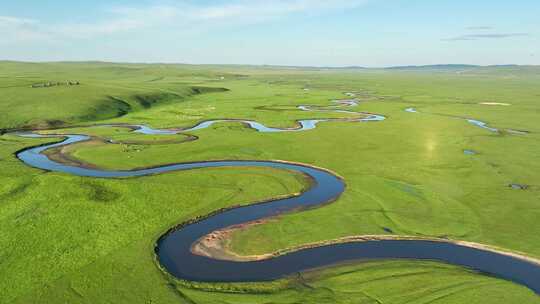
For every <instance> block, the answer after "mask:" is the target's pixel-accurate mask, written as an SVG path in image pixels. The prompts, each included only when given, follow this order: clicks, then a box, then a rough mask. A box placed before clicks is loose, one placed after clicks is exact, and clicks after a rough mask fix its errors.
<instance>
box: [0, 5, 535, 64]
mask: <svg viewBox="0 0 540 304" xmlns="http://www.w3.org/2000/svg"><path fill="white" fill-rule="evenodd" d="M0 37H1V38H0V59H9V60H26V61H58V60H104V61H121V62H178V63H227V64H273V65H312V66H349V65H358V66H391V65H412V64H439V63H469V64H482V65H487V64H510V63H514V64H540V1H538V0H514V1H509V0H490V1H488V0H474V1H471V0H348V1H346V0H333V1H331V0H330V1H323V0H290V1H283V0H265V1H260V0H251V1H248V0H229V1H222V0H221V1H220V0H213V1H211V0H204V1H193V0H191V1H190V0H131V1H127V0H120V1H115V0H109V1H105V0H94V1H73V0H69V1H67V0H56V1H55V0H49V1H42V0H20V1H2V2H1V3H0Z"/></svg>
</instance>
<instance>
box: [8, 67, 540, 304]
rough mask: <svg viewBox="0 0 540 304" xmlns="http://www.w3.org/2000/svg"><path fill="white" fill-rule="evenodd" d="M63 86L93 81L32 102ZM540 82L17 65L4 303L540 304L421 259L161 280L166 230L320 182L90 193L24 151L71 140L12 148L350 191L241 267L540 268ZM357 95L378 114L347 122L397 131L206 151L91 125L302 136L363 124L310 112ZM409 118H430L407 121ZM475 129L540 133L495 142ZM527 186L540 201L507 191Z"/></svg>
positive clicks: (270, 225) (264, 230)
mask: <svg viewBox="0 0 540 304" xmlns="http://www.w3.org/2000/svg"><path fill="white" fill-rule="evenodd" d="M62 81H63V82H65V81H78V82H79V83H80V84H79V85H57V86H51V87H39V88H32V85H33V84H43V83H48V82H54V83H56V82H62ZM539 82H540V68H537V67H512V66H509V67H486V68H472V67H471V68H462V69H455V68H449V69H434V70H427V69H426V70H362V69H315V68H313V69H308V68H305V69H300V68H277V67H251V66H217V65H216V66H191V65H157V64H156V65H146V64H109V63H98V62H88V63H39V64H38V63H16V62H0V92H1V93H2V98H0V130H2V133H3V135H1V136H0V143H1V145H0V172H1V173H0V230H1V231H2V233H0V303H366V304H367V303H379V304H380V303H385V304H387V303H415V304H420V303H437V304H439V303H448V304H453V303H464V302H465V301H467V302H468V303H540V298H539V297H538V295H536V294H535V293H534V292H532V291H531V290H529V289H527V288H525V287H523V286H520V285H517V284H514V283H511V282H508V281H504V280H500V279H496V278H493V277H489V276H485V275H481V274H478V273H475V272H473V271H470V270H468V269H464V268H460V267H455V266H450V265H445V264H442V263H435V262H420V261H393V260H392V261H371V262H367V263H350V264H344V265H338V266H335V267H330V268H326V269H319V270H314V271H310V272H307V273H302V274H298V275H295V276H292V277H290V278H286V279H283V280H279V281H277V282H269V283H241V284H209V283H208V284H206V283H204V284H203V283H192V282H181V281H178V280H175V279H173V278H171V277H170V276H168V275H166V274H165V273H163V272H162V271H161V270H160V269H159V268H158V267H157V265H156V262H155V257H154V252H153V248H154V244H155V241H156V240H157V238H158V237H159V236H160V235H161V234H162V233H163V232H165V231H166V230H167V229H169V228H170V227H172V226H174V225H175V224H178V223H181V222H184V221H187V220H189V219H191V218H195V217H197V216H202V215H205V214H208V213H210V212H212V211H213V210H217V209H220V208H224V207H228V206H233V205H239V204H248V203H250V202H254V201H260V200H264V199H269V198H271V197H275V196H282V195H288V194H292V193H298V192H300V191H302V189H305V188H306V187H307V186H308V183H307V181H306V180H305V179H304V178H303V176H299V175H297V174H293V173H291V172H286V171H278V170H268V169H261V168H242V169H238V168H221V169H204V170H191V171H186V172H175V173H167V174H162V175H155V176H147V177H141V178H126V179H92V178H82V177H76V176H70V175H66V174H60V173H54V172H43V171H40V170H37V169H33V168H29V167H27V166H25V165H24V164H23V163H21V162H20V161H18V160H17V159H16V158H15V156H14V153H15V152H16V151H18V150H20V149H23V148H25V147H29V146H32V145H37V144H41V143H45V142H50V141H53V140H54V139H29V138H21V137H17V136H14V135H12V134H9V131H13V130H17V129H54V130H52V131H43V132H50V133H55V134H60V133H69V134H72V133H77V134H89V135H92V136H94V137H95V138H98V139H99V140H96V141H92V142H87V143H79V144H76V145H73V146H70V147H69V148H67V149H66V150H67V151H65V153H67V154H68V155H69V157H70V158H71V159H73V160H77V161H82V162H86V163H90V164H92V165H95V166H99V167H103V168H109V169H131V168H139V167H145V166H155V165H159V164H166V163H173V162H187V161H202V160H217V159H254V160H286V161H294V162H301V163H306V164H310V165H314V166H319V167H323V168H326V169H329V170H332V171H333V172H336V173H337V174H339V175H340V176H342V177H344V179H345V181H346V184H347V189H346V191H345V193H344V194H343V195H342V196H341V197H340V198H339V199H338V200H337V201H336V202H335V203H333V204H330V205H327V206H325V207H323V208H319V209H314V210H310V211H306V212H300V213H294V214H290V215H284V216H280V217H279V218H274V219H272V220H270V221H269V222H267V223H265V224H263V225H258V226H253V227H250V228H249V229H245V230H239V231H237V232H236V233H235V234H234V235H233V238H232V239H231V241H230V244H229V246H230V249H231V250H233V251H234V252H236V253H239V254H262V253H268V252H273V251H277V250H280V249H284V248H289V247H294V246H299V245H302V244H305V243H312V242H320V241H324V240H331V239H336V238H340V237H345V236H353V235H365V234H369V235H380V234H396V235H413V236H431V237H444V238H449V239H454V240H465V241H472V242H477V243H482V244H486V245H491V246H496V247H500V248H504V249H506V250H509V251H515V252H520V253H523V254H526V255H528V256H531V257H534V258H540V234H539V233H538V232H539V231H540V222H539V221H538V218H540V162H538V161H537V156H538V155H539V153H540V135H539V134H540V123H539V122H540V104H539V102H540V86H538V83H539ZM345 92H355V93H356V95H357V98H358V99H359V100H360V101H361V102H360V105H359V106H358V107H357V108H351V109H349V108H347V109H349V110H357V111H364V112H370V113H378V114H382V115H385V116H387V118H388V119H387V120H386V121H383V122H362V123H351V122H323V123H321V124H319V125H318V127H317V128H316V129H315V130H310V131H306V132H290V133H287V132H285V133H259V132H256V131H254V130H251V129H248V128H245V127H244V126H243V125H242V124H240V123H230V122H228V123H218V124H215V125H213V126H212V127H210V128H208V129H204V130H197V131H193V132H191V133H189V135H192V136H196V137H197V138H198V140H190V139H192V138H191V137H189V136H187V135H186V134H178V135H142V134H137V133H132V132H130V131H129V129H127V128H123V127H114V128H112V127H108V128H106V127H100V126H92V125H93V124H108V123H115V124H116V123H132V124H147V125H149V126H152V127H162V128H166V127H189V126H192V125H194V124H196V123H197V122H199V121H202V120H207V119H220V118H238V119H250V120H256V121H258V122H261V123H264V124H266V125H268V126H273V127H293V126H295V121H296V120H299V119H308V118H338V117H350V116H352V115H351V114H346V113H326V112H304V111H299V110H297V109H296V108H295V106H296V105H303V104H304V105H320V106H326V105H330V104H331V102H330V101H331V100H333V99H345V98H347V96H345V95H344V93H345ZM483 103H505V104H509V105H507V106H502V105H487V104H483ZM408 107H414V108H416V109H417V110H418V111H419V113H408V112H405V111H404V109H406V108H408ZM464 118H474V119H478V120H481V121H485V122H487V123H489V125H490V126H493V127H495V128H499V129H501V130H506V129H513V130H523V131H528V132H529V133H528V134H511V133H508V132H507V131H502V132H500V133H494V132H490V131H488V130H485V129H481V128H478V127H476V126H473V125H471V124H469V123H467V122H466V121H465V120H464ZM108 140H112V141H113V143H108V142H107V141H108ZM464 150H473V151H475V152H476V154H474V155H467V154H465V153H463V152H464ZM52 152H54V151H52ZM514 183H516V184H522V185H527V186H528V187H527V189H526V190H518V189H512V188H511V187H509V185H510V184H514Z"/></svg>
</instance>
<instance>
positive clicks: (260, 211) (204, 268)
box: [17, 100, 540, 294]
mask: <svg viewBox="0 0 540 304" xmlns="http://www.w3.org/2000/svg"><path fill="white" fill-rule="evenodd" d="M338 102H339V101H338ZM356 104H357V102H356V101H355V100H353V101H346V102H345V101H344V102H342V103H341V105H349V106H354V105H356ZM301 107H302V108H300V107H299V108H300V109H301V110H316V111H321V110H322V111H330V110H326V109H320V108H316V109H315V108H312V107H310V106H301ZM332 110H333V109H332ZM339 111H345V110H339ZM346 112H350V111H346ZM352 113H356V112H352ZM383 119H384V116H380V115H375V114H369V113H364V116H363V117H361V118H352V119H318V120H304V121H299V124H300V127H298V128H295V129H278V128H270V127H266V126H264V125H262V124H260V123H258V122H255V121H244V120H243V121H242V122H244V123H246V124H247V125H249V127H251V128H254V129H256V130H258V131H260V132H288V131H305V130H309V129H313V128H315V127H316V125H317V123H318V122H321V121H333V120H347V121H353V122H354V121H356V122H362V121H381V120H383ZM222 121H229V120H219V121H218V120H214V121H206V122H203V123H200V124H198V125H196V126H194V127H192V128H189V129H185V130H155V129H151V128H149V127H146V126H127V125H124V126H126V127H131V128H133V129H135V130H136V131H137V132H141V133H146V134H171V133H175V134H176V133H180V132H193V131H196V130H198V129H201V128H204V127H208V126H210V125H211V124H213V123H216V122H222ZM231 121H238V120H231ZM19 135H21V136H27V137H58V136H63V137H65V139H64V140H63V141H61V142H58V143H52V144H47V145H42V146H37V147H32V148H28V149H25V150H22V151H20V152H18V153H17V157H18V158H19V159H20V160H21V161H23V162H24V163H25V164H27V165H29V166H32V167H35V168H39V169H43V170H50V171H55V172H63V173H67V174H73V175H78V176H86V177H100V178H119V177H132V176H145V175H151V174H157V173H165V172H171V171H182V170H192V169H204V168H213V167H262V168H277V169H283V170H289V171H295V172H299V173H301V174H304V175H306V176H308V177H310V178H311V179H312V181H313V182H312V184H311V186H310V188H309V189H308V190H306V191H305V192H303V193H302V194H300V195H298V196H292V197H288V198H283V199H275V200H269V201H266V202H262V203H257V204H253V205H248V206H243V207H237V208H232V209H228V210H225V211H222V212H219V213H215V214H213V215H210V216H208V217H206V218H204V219H202V220H199V221H195V222H191V223H186V224H185V225H179V226H178V227H174V228H172V229H171V230H170V231H169V232H167V233H166V234H165V235H163V236H162V237H161V238H160V239H159V240H158V242H157V244H156V254H157V257H158V260H159V263H160V264H161V265H162V267H163V268H164V269H165V270H166V271H168V272H169V273H170V274H172V275H174V276H176V277H178V278H180V279H185V280H194V281H207V282H248V281H269V280H274V279H278V278H281V277H284V276H287V275H290V274H293V273H296V272H300V271H305V270H309V269H313V268H317V267H321V266H327V265H332V264H336V263H340V262H345V261H353V260H355V261H356V260H360V261H361V260H373V259H419V260H435V261H441V262H446V263H450V264H454V265H460V266H464V267H468V268H471V269H474V270H477V271H479V272H482V273H486V274H490V275H493V276H496V277H499V278H503V279H507V280H511V281H514V282H516V283H519V284H523V285H525V286H527V287H529V288H530V289H532V290H534V291H535V292H536V293H539V294H540V265H539V264H538V262H537V261H536V260H533V259H529V258H527V257H524V256H520V255H516V254H510V253H507V252H501V251H497V250H493V249H490V248H487V247H486V248H483V247H482V246H476V245H479V244H476V245H475V244H471V243H464V242H452V241H448V240H444V239H432V240H427V239H414V238H409V239H380V240H369V241H365V240H363V241H347V242H342V243H333V244H327V245H321V246H318V247H312V246H310V247H306V248H299V249H298V250H296V251H292V252H289V253H286V254H283V255H279V256H276V257H272V258H267V259H262V260H257V261H242V262H240V261H230V260H219V259H214V258H211V257H207V256H202V255H197V254H195V253H193V251H192V246H193V245H194V243H196V242H197V241H198V240H199V239H201V238H203V237H204V236H206V235H208V234H210V233H212V232H213V231H216V230H220V229H223V228H227V227H230V226H233V225H239V224H243V223H246V222H251V221H255V220H260V219H264V218H267V217H270V216H276V215H278V214H283V213H287V212H301V211H302V210H305V209H307V208H313V207H318V206H323V205H324V204H326V203H330V202H332V201H334V200H336V199H337V198H338V197H339V196H340V195H341V193H343V191H344V190H345V181H344V180H342V179H341V178H339V177H337V176H336V175H335V174H333V173H332V172H330V171H327V170H325V169H320V168H315V167H311V166H308V165H303V164H296V163H288V162H279V161H241V160H233V161H201V162H193V163H178V164H172V165H164V166H156V167H153V168H148V169H140V170H126V171H114V170H112V171H109V170H101V169H92V168H87V167H84V166H82V165H81V166H77V165H68V164H64V163H60V162H56V161H54V160H51V159H50V158H48V157H47V156H46V155H45V154H44V153H43V152H44V151H46V150H48V149H51V148H56V147H61V146H67V145H72V144H75V143H78V142H82V141H86V140H89V139H90V137H89V136H87V135H40V134H37V133H25V134H19Z"/></svg>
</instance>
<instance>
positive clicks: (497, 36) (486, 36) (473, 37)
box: [443, 33, 531, 41]
mask: <svg viewBox="0 0 540 304" xmlns="http://www.w3.org/2000/svg"><path fill="white" fill-rule="evenodd" d="M529 36H531V35H530V34H529V33H494V34H470V35H461V36H457V37H452V38H447V39H443V40H444V41H473V40H481V39H505V38H516V37H529Z"/></svg>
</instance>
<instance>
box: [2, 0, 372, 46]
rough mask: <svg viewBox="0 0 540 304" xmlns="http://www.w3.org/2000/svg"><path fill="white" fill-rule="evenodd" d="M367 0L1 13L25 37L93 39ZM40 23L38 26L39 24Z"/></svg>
mask: <svg viewBox="0 0 540 304" xmlns="http://www.w3.org/2000/svg"><path fill="white" fill-rule="evenodd" d="M367 1H368V0H348V1H347V0H335V1H323V0H289V1H285V0H266V1H262V0H251V1H247V0H236V1H229V2H227V3H219V4H213V5H194V4H192V3H191V2H185V1H182V2H180V3H176V4H174V5H153V6H148V7H113V8H110V9H108V10H106V11H104V12H103V18H102V19H101V20H100V21H96V22H93V23H59V24H41V23H39V22H38V21H36V20H31V19H23V18H17V17H10V16H0V33H1V32H7V31H9V32H12V35H10V36H8V39H13V38H14V36H16V37H17V36H18V37H24V39H26V40H28V39H38V38H39V39H43V38H49V39H63V38H93V37H98V36H104V35H114V34H118V33H136V32H137V31H139V30H144V29H149V28H156V27H175V28H178V29H183V30H186V31H187V30H189V29H197V28H208V27H213V26H223V25H235V24H236V25H238V24H253V23H260V22H265V21H268V20H270V19H275V18H279V17H284V16H287V15H292V14H300V13H313V12H326V11H330V10H336V9H347V8H354V7H358V6H360V5H362V4H364V3H366V2H367ZM38 25H39V26H38Z"/></svg>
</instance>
